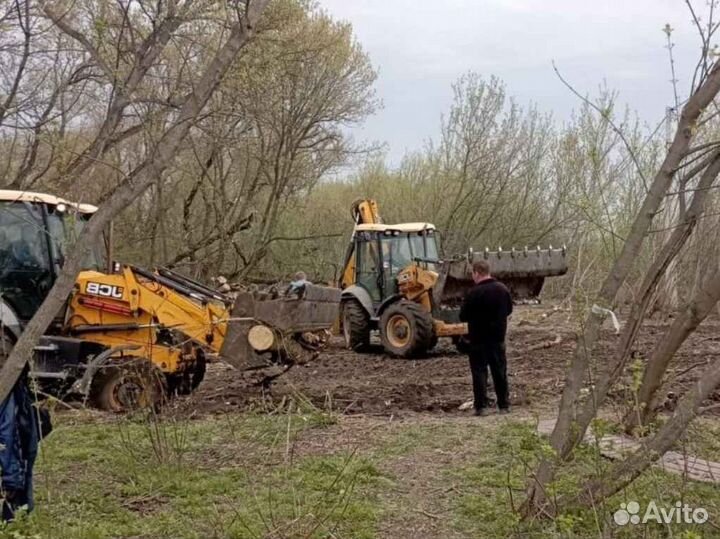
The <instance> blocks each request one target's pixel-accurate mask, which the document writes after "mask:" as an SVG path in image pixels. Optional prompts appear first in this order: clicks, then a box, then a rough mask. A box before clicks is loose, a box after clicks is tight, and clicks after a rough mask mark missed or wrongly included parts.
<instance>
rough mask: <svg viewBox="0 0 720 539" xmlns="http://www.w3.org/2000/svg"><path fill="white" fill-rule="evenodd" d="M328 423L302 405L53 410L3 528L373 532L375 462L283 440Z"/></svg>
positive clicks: (108, 533)
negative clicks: (32, 468)
mask: <svg viewBox="0 0 720 539" xmlns="http://www.w3.org/2000/svg"><path fill="white" fill-rule="evenodd" d="M326 424H328V422H327V420H326V419H324V418H321V417H313V416H312V415H309V414H300V413H295V414H289V415H281V416H259V415H244V416H239V415H235V416H225V417H223V418H217V419H205V420H202V421H172V420H164V421H162V422H159V423H156V422H146V421H142V420H139V421H117V422H111V423H105V422H103V423H94V422H86V421H72V422H69V421H61V422H60V424H59V425H58V426H57V428H56V431H55V432H54V433H53V434H52V435H51V436H50V437H49V439H48V440H46V441H45V442H43V447H42V454H41V456H40V458H39V461H38V465H37V474H36V499H37V510H36V511H35V512H34V513H33V514H32V515H30V516H29V517H28V518H27V519H24V520H23V521H21V522H18V523H16V524H13V525H11V526H10V527H9V528H8V529H6V530H5V531H4V532H2V536H4V537H48V538H53V539H54V538H58V539H62V538H68V539H70V538H73V539H95V538H98V539H99V538H106V537H148V538H150V537H152V538H156V537H157V538H162V537H167V538H201V537H202V538H205V537H229V538H248V539H249V538H257V537H266V536H273V537H275V536H276V537H284V538H285V537H287V538H292V537H308V538H311V537H318V538H319V537H327V536H329V533H330V532H331V531H333V530H335V531H341V532H342V535H343V536H349V537H357V538H370V537H373V536H374V524H375V521H376V511H377V504H376V500H375V498H374V497H373V495H372V488H373V485H374V484H375V483H377V481H378V478H379V475H380V474H379V472H378V470H377V469H376V468H375V467H374V465H373V464H372V463H371V462H369V461H368V460H367V459H364V458H359V457H355V456H354V455H349V454H332V455H329V456H326V457H318V456H312V455H309V456H304V457H298V458H292V457H293V456H292V454H291V453H290V452H289V451H287V449H288V448H290V447H291V446H290V445H288V443H290V444H291V443H292V441H293V440H294V439H295V438H296V437H297V436H298V435H299V434H300V433H301V432H303V431H305V430H307V429H313V428H322V426H323V425H326ZM273 533H274V534H275V535H273Z"/></svg>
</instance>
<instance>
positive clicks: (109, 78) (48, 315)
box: [0, 0, 269, 399]
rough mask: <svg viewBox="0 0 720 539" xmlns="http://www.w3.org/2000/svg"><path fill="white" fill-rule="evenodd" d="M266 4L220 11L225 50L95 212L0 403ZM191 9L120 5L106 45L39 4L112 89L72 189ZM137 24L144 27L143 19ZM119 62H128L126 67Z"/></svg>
mask: <svg viewBox="0 0 720 539" xmlns="http://www.w3.org/2000/svg"><path fill="white" fill-rule="evenodd" d="M268 1H269V0H246V1H245V2H241V3H239V4H237V5H235V6H224V5H223V6H216V7H217V8H218V11H217V13H218V15H222V16H223V23H224V24H225V25H226V32H225V34H224V37H223V40H222V43H221V44H220V46H218V48H217V49H216V50H215V51H213V52H212V53H210V54H208V55H207V58H208V60H207V63H206V64H205V65H204V69H202V71H201V72H199V73H198V76H197V77H196V78H195V79H194V80H193V81H192V84H191V85H190V86H191V89H190V90H189V91H188V92H187V93H186V94H185V95H184V96H183V97H182V98H181V99H179V100H178V101H177V103H175V104H174V107H175V109H176V112H175V113H174V114H173V115H172V117H171V119H170V120H169V121H168V122H167V125H166V127H165V128H164V129H163V130H162V131H161V132H160V134H159V136H158V137H157V139H156V140H155V141H153V143H152V144H151V145H150V146H149V147H148V148H147V151H146V153H145V154H144V156H143V159H142V160H141V161H140V162H139V163H137V164H136V166H135V167H134V168H133V169H132V170H131V171H129V172H128V173H126V174H124V175H123V178H122V180H120V181H119V182H118V183H117V184H116V185H114V186H113V187H112V189H111V190H110V191H109V193H108V194H107V196H106V198H105V199H104V201H103V202H102V203H101V204H100V207H99V209H98V211H97V212H96V213H95V214H94V215H93V216H92V218H91V219H90V220H89V222H88V223H87V226H86V227H85V228H84V229H83V231H82V232H81V234H80V235H79V237H78V238H77V241H76V242H75V244H74V245H73V247H72V249H71V250H70V252H69V255H68V257H67V258H66V259H65V263H64V265H63V269H62V271H61V272H60V274H59V275H58V278H57V280H56V282H55V284H54V285H53V287H52V289H51V290H50V292H49V294H48V296H47V299H46V300H45V301H44V302H43V304H42V306H41V307H40V309H39V310H38V311H37V313H36V314H35V315H34V316H33V318H32V319H31V320H30V322H29V323H28V324H27V326H26V327H25V329H24V332H23V334H22V336H21V337H20V339H19V340H18V341H17V343H16V344H15V347H14V349H13V351H12V353H11V355H10V356H9V358H8V360H7V362H6V363H5V365H4V366H3V368H2V371H0V399H4V398H5V397H6V396H7V395H8V393H9V392H10V390H11V389H12V387H13V385H14V383H15V381H16V379H17V377H18V376H19V375H20V373H21V372H22V369H23V367H24V365H25V364H26V362H27V361H28V360H29V359H30V358H31V356H32V351H33V347H34V345H35V343H36V342H37V340H38V339H39V338H40V336H41V335H42V333H43V332H44V331H45V329H46V328H47V326H48V324H49V323H50V321H51V320H52V318H53V317H54V316H55V314H56V313H57V312H58V311H59V310H60V309H61V308H62V306H63V304H64V303H65V301H66V300H67V297H68V294H69V293H70V291H71V290H72V287H73V285H74V282H75V276H76V274H77V272H78V271H79V269H80V266H81V261H82V260H83V259H84V257H85V256H86V255H87V253H88V252H89V250H90V247H89V246H90V245H92V243H93V241H94V239H96V238H98V237H99V236H100V234H102V231H103V230H104V229H105V227H106V226H107V225H108V223H109V222H110V220H111V219H112V218H113V217H114V216H115V215H117V214H118V212H120V211H121V210H122V209H123V208H125V207H126V206H128V205H129V204H130V203H131V202H132V201H133V200H135V199H136V198H137V197H138V196H140V195H141V194H142V193H143V192H144V191H145V190H146V189H147V188H148V187H149V186H150V185H151V184H152V183H153V182H155V181H157V180H158V179H159V178H160V177H162V175H163V173H164V172H165V170H166V169H167V168H168V166H169V165H170V164H171V163H172V162H173V160H174V158H175V156H176V154H177V152H178V150H179V148H180V146H181V144H182V143H183V141H184V140H185V138H186V137H187V135H188V133H189V132H190V130H191V129H192V128H193V126H194V125H195V123H196V122H197V119H198V118H199V116H200V115H201V113H202V111H203V109H204V107H205V105H206V103H207V102H208V100H209V99H210V98H211V97H212V95H213V93H214V92H215V90H216V89H217V87H218V85H219V84H220V82H221V80H222V78H223V77H224V76H225V74H226V73H227V71H228V70H229V69H230V67H231V66H232V64H233V62H234V61H235V59H236V57H237V56H238V54H239V52H240V51H241V50H242V48H243V47H244V46H245V45H246V44H247V43H248V41H249V40H250V39H251V37H252V36H253V35H254V33H255V32H256V26H257V24H258V21H259V19H260V16H261V14H262V12H263V10H264V9H265V7H266V5H267V4H268ZM193 4H194V3H193V2H192V1H190V0H188V1H187V2H183V3H179V2H174V1H173V2H168V3H167V4H158V5H157V6H156V7H157V8H158V9H157V11H148V10H147V6H146V5H144V4H143V3H137V4H133V5H132V7H133V10H132V11H131V10H130V7H131V5H130V4H122V3H120V4H118V5H117V10H119V11H114V12H113V14H114V15H115V17H113V18H108V19H107V21H108V22H107V28H108V29H114V31H116V32H117V37H116V38H115V39H113V40H109V39H107V36H105V37H104V38H102V39H98V40H97V41H93V40H92V39H90V38H89V37H88V36H89V35H92V33H89V32H83V31H82V29H81V28H80V27H79V26H78V25H82V24H83V23H89V22H90V19H88V18H87V13H71V12H68V11H60V8H59V6H57V5H54V4H50V3H49V2H43V3H42V8H43V10H44V12H45V14H46V15H47V16H48V18H49V19H50V20H52V21H53V23H54V24H55V25H57V27H59V28H60V29H61V30H62V31H63V32H64V33H66V34H67V35H69V36H71V37H72V38H73V39H75V40H76V41H77V42H78V43H79V44H80V45H81V46H82V47H83V48H84V49H85V50H86V51H87V52H88V54H89V55H90V56H91V58H92V60H93V62H94V65H95V66H96V67H97V68H99V69H100V70H101V71H102V72H103V73H104V76H105V77H106V83H107V84H108V85H109V88H110V91H109V99H108V101H107V108H106V110H107V112H106V115H105V117H104V118H103V120H102V123H101V127H100V128H99V130H98V131H97V133H96V135H95V138H94V139H93V141H92V142H91V143H90V144H89V145H88V146H87V147H86V149H85V150H84V151H83V152H82V154H81V155H80V156H78V158H77V159H76V160H75V161H74V162H73V163H71V165H70V166H69V167H67V168H66V169H65V170H64V172H63V174H64V177H65V178H66V179H67V180H68V181H71V180H73V179H76V177H77V175H78V174H80V173H81V171H86V170H88V168H90V167H91V166H93V164H94V163H95V162H96V161H98V160H100V159H101V158H102V157H103V156H104V155H105V154H106V153H107V151H108V147H109V146H112V145H113V144H116V143H117V141H118V140H119V139H120V138H122V137H123V135H124V132H125V130H126V129H124V128H123V126H122V123H123V120H124V111H125V110H126V109H127V108H128V107H129V106H130V105H131V104H132V103H133V100H134V99H135V92H136V91H137V90H138V88H139V87H140V86H141V85H143V84H150V82H149V81H148V80H147V75H148V72H149V71H150V70H151V68H152V67H153V66H154V65H155V62H156V61H157V60H158V59H159V58H160V57H161V55H162V53H163V51H164V50H165V48H166V46H167V44H168V42H169V41H170V39H171V37H172V36H173V35H174V34H175V32H176V30H177V29H178V28H179V27H180V26H181V24H182V22H183V17H182V14H188V13H189V11H188V10H190V9H191V8H192V7H193ZM136 10H139V12H141V13H142V14H143V16H145V17H149V18H150V19H151V21H152V22H151V24H150V25H148V26H146V27H145V28H144V29H143V30H144V32H145V34H144V37H143V31H141V28H140V27H139V26H137V25H134V24H130V23H129V22H127V21H129V20H130V19H131V18H134V15H136V14H137V13H138V12H137V11H136ZM140 18H141V20H142V17H140ZM95 22H97V21H95ZM95 28H96V29H99V28H102V24H95ZM103 31H104V30H103ZM121 34H122V37H121V36H120V35H121ZM113 42H114V43H122V45H119V46H115V48H114V49H113V53H114V54H113V57H114V59H115V60H117V61H116V62H115V63H114V64H111V63H110V62H109V61H108V60H109V58H108V56H106V55H105V52H106V51H105V49H104V47H105V46H106V44H107V43H113ZM120 58H122V59H123V61H122V62H121V61H120ZM121 66H122V67H121Z"/></svg>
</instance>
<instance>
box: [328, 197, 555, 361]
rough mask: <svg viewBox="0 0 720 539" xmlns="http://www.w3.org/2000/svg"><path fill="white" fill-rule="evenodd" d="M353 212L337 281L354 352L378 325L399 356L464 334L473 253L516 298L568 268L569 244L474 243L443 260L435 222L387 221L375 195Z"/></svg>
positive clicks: (386, 344) (344, 324) (383, 338)
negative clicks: (462, 316)
mask: <svg viewBox="0 0 720 539" xmlns="http://www.w3.org/2000/svg"><path fill="white" fill-rule="evenodd" d="M352 217H353V220H354V221H355V228H354V230H353V233H352V237H351V239H350V244H349V246H348V249H347V252H346V255H345V260H344V263H343V273H342V277H341V281H340V288H341V289H342V303H341V319H340V323H341V326H342V330H343V334H344V337H345V342H346V344H347V346H348V347H349V348H351V349H354V350H357V351H363V350H367V349H368V348H369V344H370V334H371V331H373V330H378V331H379V333H380V339H381V341H382V344H383V347H384V348H385V350H386V351H387V352H388V353H390V354H392V355H395V356H399V357H417V356H422V355H423V354H425V353H426V352H427V351H428V350H430V349H432V348H433V347H434V346H435V344H436V343H437V342H438V338H439V337H452V338H453V339H454V340H456V341H460V340H461V338H462V336H464V335H465V334H466V333H467V326H466V324H463V323H461V322H460V320H459V307H460V304H461V302H462V299H463V297H464V295H465V293H466V292H467V290H468V289H469V288H470V287H471V286H473V281H472V264H473V262H474V261H475V260H478V259H481V258H482V259H485V260H487V261H488V262H489V264H490V268H491V272H492V274H493V276H495V277H496V278H497V279H499V280H500V281H502V282H503V283H505V284H506V285H507V286H508V288H509V289H510V292H511V293H512V295H513V298H514V299H515V300H528V299H534V298H537V297H538V295H539V294H540V291H541V290H542V286H543V283H544V281H545V278H546V277H550V276H555V275H563V274H564V273H566V272H567V262H566V258H565V248H562V249H553V248H552V247H550V248H549V249H540V248H539V247H538V248H536V249H527V248H525V249H523V250H519V251H516V250H515V249H512V250H510V251H494V252H491V251H488V250H484V251H481V252H473V250H472V249H469V250H468V252H467V253H466V254H464V255H461V256H457V257H453V258H450V259H447V260H441V259H440V257H439V254H438V246H437V241H436V232H435V226H434V225H432V224H430V223H424V222H418V223H403V224H396V225H388V224H384V223H383V222H382V219H381V218H380V213H379V211H378V205H377V203H376V202H375V201H374V200H370V199H362V200H358V201H356V202H355V203H354V204H353V206H352Z"/></svg>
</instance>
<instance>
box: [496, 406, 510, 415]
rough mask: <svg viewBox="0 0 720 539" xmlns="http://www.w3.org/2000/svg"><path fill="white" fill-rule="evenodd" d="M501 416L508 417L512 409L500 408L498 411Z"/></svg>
mask: <svg viewBox="0 0 720 539" xmlns="http://www.w3.org/2000/svg"><path fill="white" fill-rule="evenodd" d="M498 413H499V414H503V415H507V414H509V413H510V408H500V409H498Z"/></svg>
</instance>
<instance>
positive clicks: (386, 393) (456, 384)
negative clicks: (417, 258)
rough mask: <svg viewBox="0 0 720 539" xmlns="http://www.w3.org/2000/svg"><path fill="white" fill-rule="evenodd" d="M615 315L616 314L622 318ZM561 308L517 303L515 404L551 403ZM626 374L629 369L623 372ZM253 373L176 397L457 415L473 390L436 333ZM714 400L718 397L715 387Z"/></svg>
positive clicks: (459, 358)
mask: <svg viewBox="0 0 720 539" xmlns="http://www.w3.org/2000/svg"><path fill="white" fill-rule="evenodd" d="M621 320H622V317H621ZM669 323H671V320H666V321H651V322H648V323H646V324H645V326H644V327H643V330H642V333H641V335H640V338H639V341H638V346H637V347H636V354H635V355H636V357H638V358H643V357H644V356H646V355H647V354H649V353H650V351H651V350H652V346H653V344H654V343H655V342H656V341H657V339H658V338H659V336H660V335H661V334H662V332H663V330H664V329H665V328H666V327H667V325H668V324H669ZM572 328H573V324H572V323H571V322H570V320H569V319H568V314H567V313H566V312H563V311H555V310H553V309H551V308H548V307H543V306H521V307H519V308H518V309H517V310H516V313H515V315H514V316H513V319H512V321H511V326H510V330H509V335H508V371H509V378H510V387H511V401H512V403H513V405H514V406H515V407H524V408H532V409H535V410H537V409H541V408H543V407H548V406H552V405H554V404H555V402H556V400H557V398H558V397H559V395H560V392H561V388H562V384H563V377H564V371H565V368H566V366H567V363H568V361H569V360H570V358H571V356H572V353H573V350H574V344H575V334H574V332H573V329H572ZM617 340H618V336H617V335H616V334H615V332H614V331H613V329H612V328H607V329H606V330H604V332H603V335H602V339H601V342H600V347H599V349H598V351H597V353H596V356H595V358H596V361H598V362H604V361H606V360H607V359H608V358H609V356H610V354H611V353H613V350H614V347H615V345H616V343H617ZM718 341H720V320H718V319H717V318H715V319H713V320H709V321H707V322H706V323H705V324H703V325H702V326H701V327H700V328H699V330H698V331H697V332H696V333H695V334H694V335H693V336H692V337H691V338H690V339H688V341H687V342H686V343H685V345H684V346H683V347H682V348H681V350H680V352H679V353H678V355H677V357H676V358H675V360H674V364H673V365H672V366H671V372H672V373H673V375H672V377H673V378H674V379H673V380H671V381H670V382H669V384H668V387H667V388H666V389H665V393H666V394H667V395H668V402H667V406H668V408H671V407H672V401H673V398H674V394H679V393H681V392H682V391H681V389H682V387H681V386H687V385H688V384H690V383H692V381H693V380H694V378H695V376H697V374H698V373H699V372H700V371H701V370H702V369H703V366H704V365H707V364H708V363H710V362H712V361H715V360H717V359H719V358H720V347H718ZM628 376H629V375H628ZM254 382H255V379H254V378H253V377H249V376H247V375H245V374H241V373H238V372H237V371H235V370H233V369H231V368H230V367H228V366H226V365H224V364H222V363H217V364H213V365H211V366H210V368H209V370H208V374H207V376H206V379H205V380H204V382H203V383H202V384H201V386H200V387H199V389H198V390H197V391H196V392H195V393H194V394H193V395H191V396H189V397H186V398H184V399H180V400H179V401H178V402H176V403H175V406H176V409H177V410H178V411H180V412H183V413H186V414H190V415H195V414H200V415H204V414H206V413H223V412H227V411H231V410H236V411H237V410H245V409H251V408H258V407H267V406H274V405H277V404H278V403H280V402H282V400H283V398H287V397H289V396H294V397H296V398H297V397H298V396H302V397H304V398H306V399H308V400H310V401H311V402H312V403H313V404H315V405H316V406H320V407H323V408H328V407H331V408H332V409H333V410H334V411H337V412H341V413H345V414H356V413H363V414H378V415H395V416H398V415H401V414H402V413H403V412H423V413H435V414H438V413H444V414H462V413H463V412H461V411H459V410H458V407H459V406H460V405H461V404H462V403H464V402H466V401H467V400H468V399H469V398H470V397H471V396H472V388H471V385H470V374H469V369H468V365H467V359H466V356H464V355H461V354H460V353H458V352H457V351H456V350H455V349H454V347H453V345H452V343H451V342H450V341H449V340H447V339H441V340H440V343H439V344H438V346H437V347H436V348H435V349H434V350H433V351H432V352H431V354H430V355H429V357H427V358H424V359H418V360H406V359H397V358H393V357H390V356H388V355H386V354H384V353H383V352H382V349H381V348H380V347H379V346H377V347H376V349H375V350H374V351H373V353H368V354H357V353H354V352H351V351H349V350H346V349H345V348H344V347H343V343H342V340H341V339H339V338H334V339H333V340H332V341H331V342H330V344H329V346H328V347H327V349H325V351H324V352H323V353H322V354H321V355H320V356H319V357H318V358H317V359H316V360H314V361H313V362H311V363H309V364H307V365H304V366H297V367H294V368H292V369H291V370H289V371H288V372H287V373H286V374H284V375H283V376H281V377H280V378H278V379H277V380H276V381H275V382H273V384H272V386H271V387H270V389H269V390H263V389H262V388H261V387H259V386H257V385H254ZM714 400H720V393H717V394H716V395H715V399H714Z"/></svg>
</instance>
